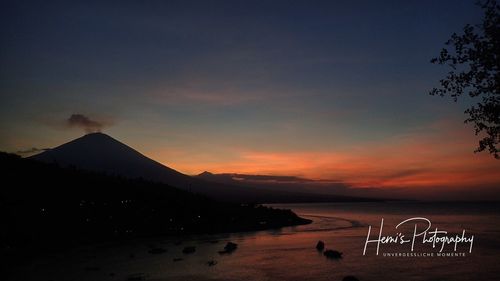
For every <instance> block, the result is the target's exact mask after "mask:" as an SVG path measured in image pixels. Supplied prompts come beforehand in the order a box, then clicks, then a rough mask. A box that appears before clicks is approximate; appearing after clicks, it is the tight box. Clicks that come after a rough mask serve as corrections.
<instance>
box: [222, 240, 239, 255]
mask: <svg viewBox="0 0 500 281" xmlns="http://www.w3.org/2000/svg"><path fill="white" fill-rule="evenodd" d="M237 248H238V244H236V243H233V242H227V244H226V246H224V251H219V254H221V255H223V254H230V253H232V252H234V251H235V250H236V249H237Z"/></svg>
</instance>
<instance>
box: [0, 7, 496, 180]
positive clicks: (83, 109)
mask: <svg viewBox="0 0 500 281" xmlns="http://www.w3.org/2000/svg"><path fill="white" fill-rule="evenodd" d="M0 10H1V12H0V13H1V17H0V21H1V44H0V62H1V63H0V77H1V81H0V91H1V105H0V108H1V112H0V118H1V119H0V120H1V121H0V129H1V139H0V148H1V149H2V150H8V151H16V150H21V149H25V148H30V147H46V146H47V147H50V146H54V145H56V144H59V143H61V142H63V141H66V140H69V139H71V138H74V137H76V136H78V135H79V134H81V133H80V132H79V131H77V130H76V129H74V128H73V129H68V126H65V120H67V118H68V117H69V116H70V115H71V114H75V113H78V114H84V115H86V116H88V117H89V118H91V119H93V120H97V121H98V122H100V123H102V124H103V126H104V127H105V129H104V130H105V131H106V132H109V133H110V134H112V135H114V136H116V137H118V138H120V139H122V140H124V141H126V142H128V143H130V144H132V145H133V146H134V147H136V148H138V149H139V150H141V151H143V152H145V153H146V154H147V155H149V156H151V157H153V158H155V159H158V160H159V161H162V162H163V163H165V164H169V165H173V166H174V167H177V168H179V169H181V170H182V171H184V172H188V173H195V172H200V171H202V170H205V169H213V170H220V171H222V170H226V171H227V172H241V171H243V172H245V171H247V172H268V173H282V174H283V173H291V174H305V175H310V176H316V177H340V178H342V177H343V179H345V178H347V177H348V175H347V174H348V173H347V172H346V173H345V174H346V175H344V174H342V173H341V172H338V171H337V169H336V166H335V165H333V164H332V163H336V162H335V161H333V160H332V161H328V159H330V158H328V159H325V160H324V161H323V162H321V161H319V162H314V161H312V162H313V163H312V164H311V165H312V166H307V167H305V166H304V167H302V166H300V165H299V166H300V167H296V168H292V167H290V168H289V169H284V170H279V169H277V170H273V168H272V167H267V166H266V164H263V166H259V165H256V166H252V165H248V163H249V162H252V163H254V162H255V161H256V160H255V159H253V160H249V159H248V155H255V154H259V153H261V154H263V155H274V154H276V155H290V154H292V155H309V156H310V155H314V153H319V154H321V155H334V156H338V155H344V154H346V153H351V154H349V155H358V154H359V155H360V156H359V157H361V158H360V159H358V158H359V157H358V158H356V159H357V160H356V161H358V162H363V161H365V162H370V161H372V159H362V156H361V155H365V154H369V153H366V151H362V150H360V149H361V148H366V147H372V148H373V147H375V148H376V149H375V150H377V149H378V148H380V150H384V149H382V148H383V147H384V146H385V145H388V144H393V147H394V149H395V152H394V153H395V154H402V153H407V152H405V151H401V150H402V149H403V148H402V147H404V146H405V145H409V144H408V143H407V142H408V140H410V141H411V140H414V139H415V138H425V140H424V141H422V142H425V141H426V140H427V141H429V140H431V139H432V140H434V139H442V134H444V133H443V131H445V130H443V128H445V129H449V130H450V131H451V132H450V134H451V135H453V134H457V132H461V130H462V129H463V126H462V125H461V121H462V120H463V119H464V116H463V114H462V111H463V108H464V105H460V104H459V105H454V104H451V103H450V101H449V100H445V99H440V98H438V97H431V96H429V95H428V94H427V93H428V91H429V90H430V88H432V87H433V86H436V85H437V81H438V79H439V78H440V77H441V76H442V75H443V73H444V71H446V69H445V68H440V67H438V66H435V65H432V64H430V63H429V60H430V59H431V58H432V57H434V56H436V55H437V54H438V53H439V51H440V49H441V47H442V46H443V43H444V42H445V41H446V40H447V38H448V37H449V36H450V35H451V34H452V33H453V32H459V31H460V30H461V29H462V27H463V26H464V25H465V24H466V23H477V22H479V21H480V19H481V10H480V9H479V8H478V7H476V6H475V5H474V1H194V2H190V1H116V2H109V1H58V2H54V1H32V2H30V1H3V2H2V4H1V7H0ZM443 124H446V125H443ZM448 124H454V125H453V126H455V127H453V128H450V126H449V125H448ZM468 129H469V130H470V128H468ZM469 133H470V132H469ZM475 141H476V140H475V139H473V138H470V139H467V140H466V141H465V140H464V141H461V143H460V145H461V146H460V148H457V149H459V150H460V152H461V153H462V152H463V153H465V152H466V153H469V154H467V155H468V157H471V158H473V157H475V156H474V155H473V154H471V151H472V150H473V147H474V145H476V143H475ZM429 143H432V142H431V141H429ZM448 145H449V144H448ZM445 146H446V147H448V146H447V145H446V144H443V147H441V148H439V149H441V150H442V149H444V147H445ZM452 146H453V145H452ZM462 146H463V147H462ZM397 149H399V150H397ZM369 151H373V149H369ZM252 153H253V154H252ZM384 153H387V152H384ZM449 153H450V154H456V153H457V151H456V150H452V151H450V152H449ZM464 155H465V154H464ZM304 157H305V156H304ZM311 157H312V156H311ZM331 157H333V156H331ZM374 157H375V156H374ZM435 157H437V156H435ZM464 157H465V156H464ZM333 158H334V157H333ZM333 158H332V159H333ZM186 159H191V160H186ZM266 159H267V158H266ZM300 159H301V158H300ZM462 160H463V159H462ZM462 160H461V161H462ZM352 161H354V160H352ZM422 161H431V162H432V160H422ZM257 162H258V161H257ZM262 162H263V163H264V162H265V163H273V162H272V161H271V160H269V159H268V160H263V161H262ZM305 162H307V161H305V160H304V163H305ZM325 163H326V164H325ZM363 163H364V162H363ZM406 164H407V165H415V169H417V168H420V166H425V163H420V162H419V163H411V164H408V163H406ZM406 164H405V165H406ZM388 165H389V164H388ZM390 165H392V166H398V165H401V163H399V162H397V163H396V164H395V163H391V164H390ZM390 165H389V166H390ZM275 166H276V165H274V166H273V167H275ZM392 166H391V167H392ZM202 167H206V168H202ZM497 168H498V166H497ZM227 169H229V170H227ZM231 169H232V170H231ZM367 169H368V168H367ZM340 170H342V169H340ZM387 170H389V168H387ZM304 171H305V172H304ZM373 173H375V172H373Z"/></svg>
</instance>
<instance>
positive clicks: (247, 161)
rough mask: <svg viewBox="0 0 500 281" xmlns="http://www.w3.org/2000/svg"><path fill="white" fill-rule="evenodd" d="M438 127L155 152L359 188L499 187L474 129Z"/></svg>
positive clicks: (175, 163) (224, 169)
mask: <svg viewBox="0 0 500 281" xmlns="http://www.w3.org/2000/svg"><path fill="white" fill-rule="evenodd" d="M433 129H434V131H433V133H424V134H422V133H421V132H417V133H415V134H409V135H405V136H399V137H397V138H393V139H390V140H387V141H384V142H383V143H366V144H365V145H363V146H359V145H358V146H353V147H352V148H351V149H349V150H343V151H324V152H317V151H303V152H268V151H256V150H250V149H239V150H237V149H233V150H231V153H232V154H234V155H235V156H234V157H233V158H232V159H222V160H219V158H217V157H213V156H211V155H201V156H200V155H186V154H185V152H179V151H177V152H176V151H169V150H166V151H161V152H159V153H158V152H156V153H155V154H156V155H150V156H151V157H152V158H154V159H159V160H160V161H161V162H162V163H164V164H165V165H167V166H170V167H172V168H174V169H177V170H179V171H181V172H184V173H186V174H193V175H194V174H198V173H201V172H203V171H210V172H212V173H241V174H265V175H287V176H299V177H305V178H310V179H322V180H334V181H341V182H344V183H346V184H348V185H349V186H351V187H360V188H369V187H378V188H401V187H404V188H407V187H409V188H419V189H422V188H424V189H425V188H426V187H443V188H460V187H473V186H494V187H500V161H498V160H495V159H494V158H493V157H492V156H491V155H488V154H487V153H477V154H474V153H473V152H472V150H473V149H474V145H475V144H476V143H477V139H476V138H474V136H472V135H471V132H470V131H469V130H467V129H466V128H463V127H462V128H459V129H457V128H455V129H451V128H450V124H449V122H441V123H437V124H433ZM436 131H437V132H438V133H437V134H436V133H435V132H436ZM162 159H168V161H162Z"/></svg>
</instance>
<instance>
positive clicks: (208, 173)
mask: <svg viewBox="0 0 500 281" xmlns="http://www.w3.org/2000/svg"><path fill="white" fill-rule="evenodd" d="M213 175H214V174H212V173H210V172H208V171H204V172H203V173H201V174H199V175H198V177H206V176H213Z"/></svg>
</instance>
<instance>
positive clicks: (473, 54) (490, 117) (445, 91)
mask: <svg viewBox="0 0 500 281" xmlns="http://www.w3.org/2000/svg"><path fill="white" fill-rule="evenodd" d="M478 5H479V6H481V8H482V9H483V10H484V17H483V22H482V23H481V24H479V25H470V24H467V25H466V26H465V27H464V29H463V34H461V35H458V34H456V33H454V34H453V35H452V36H451V38H450V39H449V40H448V41H447V42H446V46H447V47H446V48H443V49H442V50H441V53H440V54H439V56H438V57H437V58H433V59H432V60H431V62H432V63H435V64H440V65H447V66H449V67H450V68H451V71H449V72H448V75H447V76H446V77H445V78H444V79H441V80H440V81H439V82H440V87H439V88H434V89H432V90H431V91H430V94H431V95H439V96H445V95H449V96H451V98H453V100H454V101H455V102H456V101H457V99H458V97H459V96H461V95H463V94H468V95H469V96H470V97H472V98H481V100H480V101H479V102H478V103H477V104H476V105H473V106H471V107H470V108H468V109H467V110H465V114H468V118H467V119H466V120H465V121H464V122H465V123H473V124H474V129H475V134H476V135H479V134H482V133H483V134H484V135H483V136H484V137H483V138H482V139H481V140H480V141H479V146H478V148H477V149H476V150H475V152H480V151H484V150H488V151H489V153H491V154H492V155H493V156H494V157H495V158H497V159H499V158H500V156H499V149H500V147H499V144H500V74H499V69H500V6H499V5H498V4H497V3H496V1H495V0H487V1H485V2H478Z"/></svg>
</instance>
